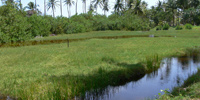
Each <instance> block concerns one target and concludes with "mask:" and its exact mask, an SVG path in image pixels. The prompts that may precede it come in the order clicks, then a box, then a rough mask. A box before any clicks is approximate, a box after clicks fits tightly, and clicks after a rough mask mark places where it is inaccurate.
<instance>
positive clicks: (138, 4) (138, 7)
mask: <svg viewBox="0 0 200 100" xmlns="http://www.w3.org/2000/svg"><path fill="white" fill-rule="evenodd" d="M143 4H145V3H143ZM131 5H132V6H131V9H133V13H135V14H137V15H141V14H144V13H143V9H142V1H141V0H135V1H134V3H131Z"/></svg>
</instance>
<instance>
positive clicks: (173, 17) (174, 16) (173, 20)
mask: <svg viewBox="0 0 200 100" xmlns="http://www.w3.org/2000/svg"><path fill="white" fill-rule="evenodd" d="M172 13H173V26H174V19H175V18H174V17H175V16H174V9H173V11H172Z"/></svg>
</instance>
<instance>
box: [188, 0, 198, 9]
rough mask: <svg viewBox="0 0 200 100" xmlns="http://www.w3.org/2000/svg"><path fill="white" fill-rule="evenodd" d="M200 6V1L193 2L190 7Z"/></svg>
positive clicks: (194, 0)
mask: <svg viewBox="0 0 200 100" xmlns="http://www.w3.org/2000/svg"><path fill="white" fill-rule="evenodd" d="M199 4H200V1H199V0H191V2H190V7H193V8H197V7H198V6H199Z"/></svg>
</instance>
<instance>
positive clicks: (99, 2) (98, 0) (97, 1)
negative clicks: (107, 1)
mask: <svg viewBox="0 0 200 100" xmlns="http://www.w3.org/2000/svg"><path fill="white" fill-rule="evenodd" d="M92 3H93V4H94V8H96V14H97V8H98V6H100V7H101V6H102V0H93V1H92Z"/></svg>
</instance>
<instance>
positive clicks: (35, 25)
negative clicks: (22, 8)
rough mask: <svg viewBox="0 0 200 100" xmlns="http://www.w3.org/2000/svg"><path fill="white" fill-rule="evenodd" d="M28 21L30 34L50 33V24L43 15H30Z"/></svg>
mask: <svg viewBox="0 0 200 100" xmlns="http://www.w3.org/2000/svg"><path fill="white" fill-rule="evenodd" d="M28 22H29V23H31V32H32V36H34V37H36V36H38V35H40V36H49V34H50V33H51V32H50V30H51V24H50V21H48V20H47V19H46V18H45V17H43V16H37V15H32V16H31V17H29V18H28Z"/></svg>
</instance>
